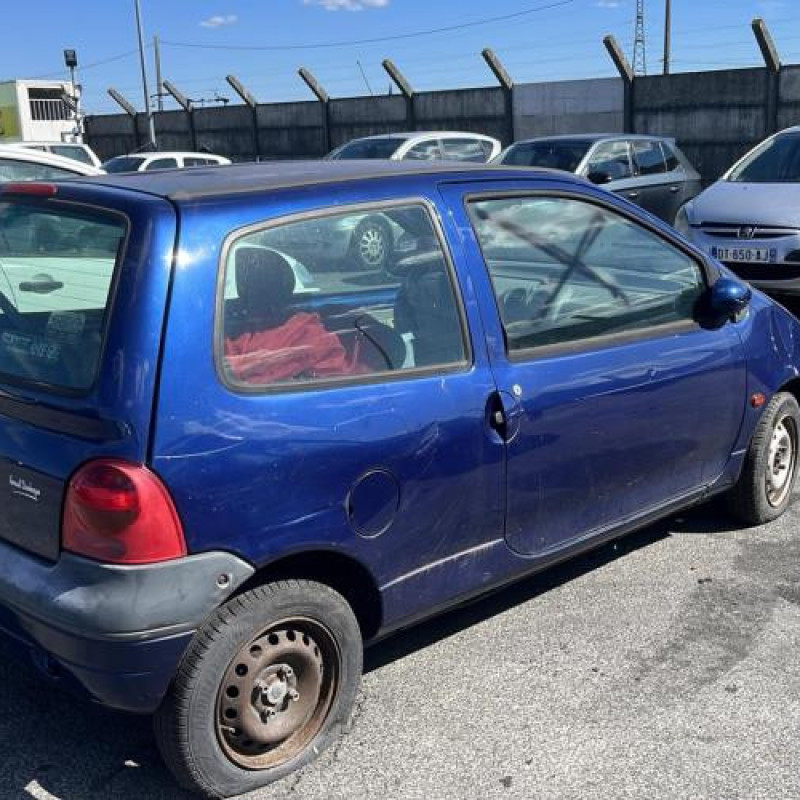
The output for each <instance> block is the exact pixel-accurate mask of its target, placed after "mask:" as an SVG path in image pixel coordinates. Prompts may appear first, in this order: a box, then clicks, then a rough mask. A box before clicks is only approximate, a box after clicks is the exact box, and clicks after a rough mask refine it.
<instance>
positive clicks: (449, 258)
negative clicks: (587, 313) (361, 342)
mask: <svg viewBox="0 0 800 800" xmlns="http://www.w3.org/2000/svg"><path fill="white" fill-rule="evenodd" d="M412 206H416V207H419V208H422V209H423V211H424V212H425V213H426V215H427V217H428V220H429V221H430V223H431V227H432V229H433V232H434V235H435V236H436V240H437V242H438V244H439V247H440V248H441V251H442V256H443V258H444V262H445V268H446V270H447V276H448V278H449V280H450V288H451V290H452V292H453V299H454V301H455V304H456V312H457V315H458V323H459V327H460V330H461V343H462V347H463V351H464V358H463V359H462V360H460V361H457V362H453V363H451V364H441V365H431V366H425V367H413V368H411V369H399V370H394V371H387V372H376V373H372V374H366V375H356V376H349V375H345V376H342V377H329V378H322V379H318V378H313V379H310V380H306V381H295V382H293V383H284V384H281V383H276V384H270V385H265V386H252V385H249V384H244V383H239V382H237V381H235V380H233V379H231V376H230V375H229V374H228V372H227V371H226V370H225V365H224V358H225V356H224V349H225V320H224V309H225V274H226V268H227V262H228V256H229V255H230V251H231V249H232V248H233V246H234V245H235V244H237V243H238V242H239V241H240V240H241V239H242V238H244V237H246V236H250V235H251V234H254V233H261V232H264V231H268V230H271V229H273V228H279V227H283V226H285V225H291V224H293V223H297V222H310V221H314V220H318V219H323V218H326V217H337V216H343V215H346V214H359V213H381V212H382V211H384V210H386V209H394V208H408V207H412ZM215 293H216V299H215V302H214V325H213V331H212V337H213V342H212V351H213V354H214V368H215V371H216V373H217V379H218V380H219V381H220V383H221V384H222V386H224V387H225V388H226V389H227V390H228V391H230V392H232V393H233V394H236V395H242V396H265V395H285V394H295V393H301V392H309V391H324V390H327V389H337V388H348V387H351V386H366V385H380V384H385V383H396V382H398V381H403V380H412V379H419V378H427V377H438V376H445V375H453V374H462V373H467V372H469V371H471V370H472V369H473V367H474V349H473V346H472V336H471V329H470V326H469V323H468V319H467V313H466V305H465V303H464V297H463V293H462V291H461V285H460V283H459V280H458V271H457V270H456V266H455V260H454V258H453V254H452V252H451V250H450V247H449V245H448V242H447V238H446V237H445V235H444V228H443V226H442V222H441V218H440V215H439V210H438V208H437V207H436V205H435V204H434V203H433V202H432V201H431V200H429V199H428V198H426V197H422V196H414V197H403V198H392V199H390V200H378V201H373V202H369V201H366V202H360V203H349V204H347V205H341V206H325V207H322V208H316V209H310V210H305V211H300V212H295V213H291V214H284V215H281V216H279V217H274V218H271V219H268V220H263V221H260V222H256V223H251V224H249V225H245V226H243V227H241V228H237V229H236V230H233V231H231V232H230V233H229V234H228V235H227V236H226V237H225V239H224V240H223V243H222V249H221V251H220V257H219V260H218V262H217V277H216V288H215Z"/></svg>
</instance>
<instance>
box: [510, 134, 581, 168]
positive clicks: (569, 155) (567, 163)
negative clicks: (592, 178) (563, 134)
mask: <svg viewBox="0 0 800 800" xmlns="http://www.w3.org/2000/svg"><path fill="white" fill-rule="evenodd" d="M591 145H592V143H591V142H586V141H576V140H572V139H571V140H569V141H561V140H551V141H547V140H540V141H537V142H520V143H519V144H512V145H511V147H509V148H507V149H506V151H505V152H504V153H502V154H501V155H500V157H499V158H498V159H497V161H498V163H499V164H508V165H510V166H515V167H548V168H550V169H560V170H564V171H565V172H575V171H576V170H577V169H578V165H579V164H580V163H581V161H583V158H584V156H585V155H586V153H587V152H588V151H589V148H590V147H591Z"/></svg>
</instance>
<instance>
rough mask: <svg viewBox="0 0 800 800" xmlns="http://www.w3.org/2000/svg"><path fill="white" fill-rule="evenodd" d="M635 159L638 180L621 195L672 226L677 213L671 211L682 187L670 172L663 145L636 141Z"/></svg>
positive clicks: (634, 141) (633, 143)
mask: <svg viewBox="0 0 800 800" xmlns="http://www.w3.org/2000/svg"><path fill="white" fill-rule="evenodd" d="M631 155H632V158H633V168H634V173H635V177H634V178H633V180H632V181H631V182H630V183H629V184H627V186H626V187H625V188H624V189H622V191H621V192H620V193H621V194H623V195H624V196H625V197H627V198H628V199H629V200H633V201H634V202H635V203H636V204H637V205H639V206H641V207H642V208H644V209H646V210H647V211H649V212H650V213H651V214H655V215H656V216H657V217H660V218H661V219H663V220H664V221H666V222H670V223H671V222H672V221H673V220H674V219H675V212H676V211H677V209H675V211H672V210H671V209H672V207H673V205H674V197H675V194H676V193H678V192H680V183H679V182H678V183H676V182H675V175H671V174H670V173H669V172H668V171H667V163H666V161H665V159H664V153H663V151H662V150H661V142H659V141H657V140H655V139H633V140H631ZM676 186H677V188H673V187H676Z"/></svg>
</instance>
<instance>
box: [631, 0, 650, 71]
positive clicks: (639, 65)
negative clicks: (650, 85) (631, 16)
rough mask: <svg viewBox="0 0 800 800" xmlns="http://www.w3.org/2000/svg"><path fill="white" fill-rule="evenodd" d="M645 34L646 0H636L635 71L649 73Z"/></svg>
mask: <svg viewBox="0 0 800 800" xmlns="http://www.w3.org/2000/svg"><path fill="white" fill-rule="evenodd" d="M645 47H646V41H645V36H644V0H636V30H635V34H634V37H633V73H634V75H647V53H646V52H645Z"/></svg>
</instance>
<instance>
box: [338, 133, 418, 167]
mask: <svg viewBox="0 0 800 800" xmlns="http://www.w3.org/2000/svg"><path fill="white" fill-rule="evenodd" d="M403 141H404V140H403V139H401V138H400V137H399V136H386V137H378V138H375V139H355V140H354V141H352V142H348V143H347V144H344V145H342V146H341V147H339V148H337V149H336V150H334V151H333V152H332V153H330V154H329V155H328V158H329V159H331V160H333V161H343V160H347V159H361V158H366V159H374V158H377V159H384V158H391V157H392V156H393V155H394V154H395V152H396V151H397V148H398V147H400V145H401V144H403Z"/></svg>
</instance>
